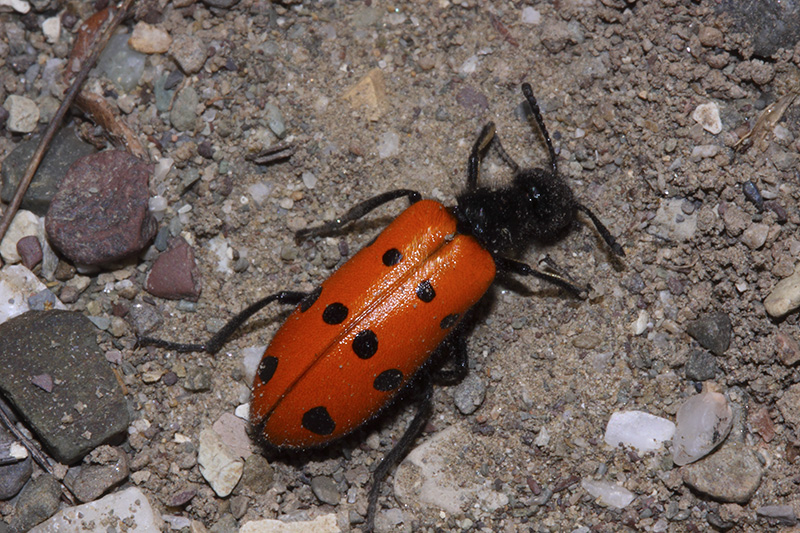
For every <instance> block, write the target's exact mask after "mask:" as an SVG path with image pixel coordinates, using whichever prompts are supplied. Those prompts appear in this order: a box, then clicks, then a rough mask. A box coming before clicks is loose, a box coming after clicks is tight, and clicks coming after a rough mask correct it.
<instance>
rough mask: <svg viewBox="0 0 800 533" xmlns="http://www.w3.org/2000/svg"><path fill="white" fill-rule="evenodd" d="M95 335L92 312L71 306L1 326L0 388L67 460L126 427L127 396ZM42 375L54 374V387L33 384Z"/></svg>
mask: <svg viewBox="0 0 800 533" xmlns="http://www.w3.org/2000/svg"><path fill="white" fill-rule="evenodd" d="M96 337H97V329H95V327H94V326H93V325H92V323H91V322H89V320H88V319H87V318H86V317H84V316H83V315H81V314H79V313H73V312H69V311H58V310H52V311H29V312H27V313H25V314H23V315H20V316H18V317H15V318H12V319H11V320H9V321H7V322H5V323H4V324H0V368H2V369H3V372H2V373H0V391H2V393H3V395H4V396H5V397H6V398H7V399H8V400H9V401H10V402H11V403H12V404H13V405H14V407H15V408H16V410H17V412H18V413H20V415H21V416H22V417H23V418H24V419H25V420H27V422H28V424H29V426H30V428H31V429H32V430H33V431H34V433H35V434H36V435H37V436H38V437H39V438H40V439H41V441H42V442H43V444H44V446H45V447H46V448H47V449H48V450H49V451H50V453H51V454H52V455H53V457H54V458H55V459H56V460H57V461H59V462H61V463H65V464H71V463H74V462H75V461H77V460H79V459H80V458H81V457H83V456H84V455H86V454H87V453H88V452H89V451H90V450H93V449H94V448H96V447H97V446H99V445H100V444H102V443H104V442H106V441H108V440H110V439H113V438H117V437H120V436H122V435H124V434H125V431H126V430H127V428H128V422H129V415H128V409H127V405H126V403H125V398H124V397H123V396H122V392H121V391H120V388H119V384H118V383H117V380H116V378H115V377H114V374H113V373H112V371H111V368H110V367H109V364H108V362H107V361H106V360H105V357H104V355H103V352H102V351H100V349H99V347H98V346H97V340H96ZM31 354H36V357H31ZM40 374H49V375H50V376H52V377H53V381H54V383H55V384H56V386H55V387H54V388H53V391H52V392H51V393H48V392H46V391H44V390H42V389H41V388H40V387H37V386H36V385H35V384H34V383H32V382H31V377H33V376H37V375H40Z"/></svg>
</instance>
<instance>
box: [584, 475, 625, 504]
mask: <svg viewBox="0 0 800 533" xmlns="http://www.w3.org/2000/svg"><path fill="white" fill-rule="evenodd" d="M581 487H583V490H585V491H586V492H588V493H589V494H591V495H592V498H594V499H595V501H597V502H599V503H600V504H602V505H606V506H608V507H613V508H615V509H624V508H625V507H627V506H628V505H630V503H631V502H632V501H633V499H634V498H635V497H636V495H635V494H634V493H632V492H631V491H629V490H628V489H626V488H625V487H622V486H620V485H617V484H616V483H611V482H610V481H597V480H594V479H589V478H584V479H582V480H581Z"/></svg>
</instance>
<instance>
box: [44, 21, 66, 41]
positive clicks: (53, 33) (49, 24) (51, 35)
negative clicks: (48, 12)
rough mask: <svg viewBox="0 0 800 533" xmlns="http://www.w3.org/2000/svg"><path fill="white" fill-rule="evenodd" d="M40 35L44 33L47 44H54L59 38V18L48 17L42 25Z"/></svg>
mask: <svg viewBox="0 0 800 533" xmlns="http://www.w3.org/2000/svg"><path fill="white" fill-rule="evenodd" d="M42 33H44V36H45V38H46V39H47V42H48V43H50V44H55V43H57V42H58V39H59V37H61V18H59V17H50V18H49V19H46V20H45V21H44V22H43V23H42Z"/></svg>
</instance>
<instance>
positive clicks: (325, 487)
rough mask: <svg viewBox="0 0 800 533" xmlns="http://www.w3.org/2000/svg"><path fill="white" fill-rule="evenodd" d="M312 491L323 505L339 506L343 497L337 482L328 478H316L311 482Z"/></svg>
mask: <svg viewBox="0 0 800 533" xmlns="http://www.w3.org/2000/svg"><path fill="white" fill-rule="evenodd" d="M311 491H312V492H313V493H314V496H316V497H317V499H318V500H319V501H321V502H322V503H327V504H328V505H338V504H339V500H340V499H341V495H340V494H339V488H338V487H337V486H336V482H335V481H333V480H332V479H331V478H329V477H327V476H316V477H315V478H313V479H312V480H311Z"/></svg>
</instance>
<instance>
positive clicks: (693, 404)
mask: <svg viewBox="0 0 800 533" xmlns="http://www.w3.org/2000/svg"><path fill="white" fill-rule="evenodd" d="M677 421H678V424H677V429H676V430H675V437H674V438H673V446H672V461H673V462H674V463H675V464H676V465H678V466H683V465H685V464H689V463H693V462H694V461H697V460H698V459H700V458H702V457H704V456H706V455H708V454H709V453H711V451H712V450H713V449H714V448H716V447H717V446H719V445H720V444H721V443H722V442H723V441H724V440H725V438H726V437H727V436H728V433H730V431H731V427H732V425H733V413H732V412H731V408H730V406H729V405H728V400H727V399H726V398H725V396H724V395H722V394H720V393H718V392H712V391H704V392H702V393H701V394H697V395H695V396H692V397H691V398H689V399H688V400H686V401H685V402H684V403H683V405H681V407H680V409H678V414H677Z"/></svg>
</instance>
